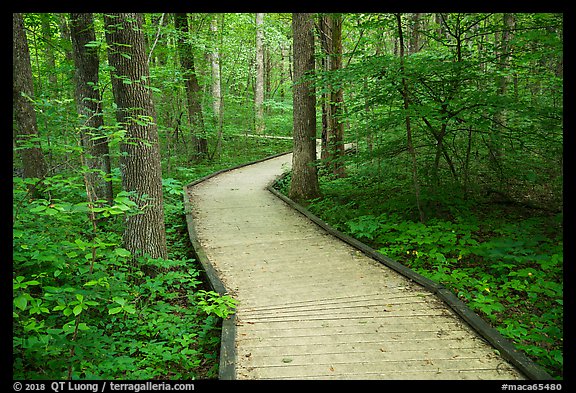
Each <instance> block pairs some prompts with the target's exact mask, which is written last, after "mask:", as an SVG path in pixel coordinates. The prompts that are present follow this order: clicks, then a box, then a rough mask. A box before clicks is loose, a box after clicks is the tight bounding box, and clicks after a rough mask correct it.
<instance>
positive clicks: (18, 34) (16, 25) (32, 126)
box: [12, 13, 47, 194]
mask: <svg viewBox="0 0 576 393" xmlns="http://www.w3.org/2000/svg"><path fill="white" fill-rule="evenodd" d="M12 25H13V26H12V27H13V29H12V34H13V35H12V38H13V42H12V59H13V62H12V67H13V68H12V93H13V95H12V97H13V103H12V105H13V112H14V120H15V125H16V127H15V130H14V131H15V135H14V139H15V141H16V146H20V145H22V144H25V145H26V148H24V149H22V150H20V155H21V158H22V166H23V171H24V177H25V178H40V179H42V178H43V177H44V176H46V173H47V166H46V162H45V160H44V154H43V153H42V149H41V148H40V145H39V143H38V142H37V141H35V140H33V139H34V138H36V137H37V136H38V125H37V122H36V111H35V109H34V105H33V103H32V100H33V99H34V82H33V80H32V67H31V65H30V52H29V49H28V40H27V39H26V32H25V31H24V19H23V17H22V14H19V13H14V14H12ZM29 191H30V192H31V193H32V194H34V193H35V192H36V191H37V190H36V189H35V188H34V187H30V188H29Z"/></svg>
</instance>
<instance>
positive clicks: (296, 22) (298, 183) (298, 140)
mask: <svg viewBox="0 0 576 393" xmlns="http://www.w3.org/2000/svg"><path fill="white" fill-rule="evenodd" d="M313 29H314V20H313V17H312V14H307V13H294V14H292V31H293V47H294V87H293V89H294V93H293V96H294V97H293V103H294V150H293V155H292V181H291V183H290V191H289V196H290V198H292V199H294V200H295V201H297V202H304V201H307V200H310V199H313V198H317V197H319V196H320V187H319V185H318V173H317V168H316V165H315V162H316V95H315V91H314V85H313V83H312V82H311V81H309V80H303V79H304V78H305V77H308V76H309V74H311V73H313V72H314V30H313Z"/></svg>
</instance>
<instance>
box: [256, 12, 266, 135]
mask: <svg viewBox="0 0 576 393" xmlns="http://www.w3.org/2000/svg"><path fill="white" fill-rule="evenodd" d="M263 22H264V14H263V13H257V14H256V86H255V89H254V90H255V91H254V109H255V127H254V129H255V131H256V133H258V134H260V133H262V132H264V128H265V124H264V28H263Z"/></svg>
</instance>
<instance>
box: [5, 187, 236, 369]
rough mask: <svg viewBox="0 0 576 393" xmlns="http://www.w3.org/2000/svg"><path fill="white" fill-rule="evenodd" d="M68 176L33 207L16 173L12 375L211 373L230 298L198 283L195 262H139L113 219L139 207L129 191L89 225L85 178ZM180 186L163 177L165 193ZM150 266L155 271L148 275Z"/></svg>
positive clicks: (96, 210)
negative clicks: (83, 191) (96, 222)
mask: <svg viewBox="0 0 576 393" xmlns="http://www.w3.org/2000/svg"><path fill="white" fill-rule="evenodd" d="M65 179H67V180H68V181H66V180H65ZM71 179H72V178H71V177H64V176H55V177H52V178H49V179H47V180H46V184H47V185H48V186H49V187H50V190H51V194H52V195H53V198H52V199H51V200H49V201H48V200H43V199H39V200H33V201H31V203H28V204H26V202H25V200H24V198H25V193H26V188H25V181H23V180H22V179H17V178H15V179H14V200H15V201H21V204H20V205H16V204H15V209H14V217H15V219H14V231H13V250H14V251H13V259H14V268H13V271H14V276H13V317H14V319H13V327H12V328H13V351H14V368H13V370H14V378H16V379H36V378H42V379H63V378H67V377H68V375H71V376H72V378H89V379H100V378H102V379H113V378H122V379H148V378H175V379H189V378H198V377H202V378H206V377H208V378H213V377H215V375H216V374H215V373H216V371H217V365H216V364H215V363H214V359H216V358H217V355H218V349H219V348H218V344H219V321H220V318H222V317H225V316H227V315H228V314H229V313H230V312H231V310H233V308H234V301H233V299H231V298H228V297H221V296H218V295H217V294H214V293H211V292H206V291H204V290H203V289H201V288H202V282H201V280H200V279H199V275H200V272H199V270H198V269H197V268H196V267H194V266H195V265H194V263H193V261H192V260H190V259H186V258H182V259H170V260H161V259H160V260H159V259H155V260H149V259H144V258H141V260H139V261H138V263H137V264H133V263H132V262H131V254H130V252H129V251H127V250H125V249H124V248H122V247H121V237H120V234H119V231H118V229H119V228H120V227H119V225H120V222H119V221H118V220H117V217H118V216H119V215H122V214H125V213H127V212H131V211H133V209H134V206H133V205H132V202H131V200H130V199H129V198H128V197H127V194H126V193H119V194H118V195H117V196H116V198H115V204H114V205H112V206H105V205H103V206H102V207H99V208H97V209H93V211H94V212H95V213H97V215H98V217H100V218H101V219H106V221H101V222H100V223H99V225H100V226H102V228H101V230H99V231H98V233H96V234H94V233H91V231H88V228H90V225H89V221H88V218H87V212H88V207H87V205H86V203H84V202H80V201H79V199H80V197H81V192H80V190H81V186H82V184H81V183H78V179H76V182H74V181H70V180H71ZM181 189H182V188H181V184H179V182H178V181H176V180H174V179H166V181H165V191H166V192H167V195H175V194H176V195H177V196H178V197H181V191H180V190H181ZM177 190H178V191H177ZM179 214H180V215H181V214H182V211H180V213H179ZM32 223H34V225H32ZM53 228H58V230H53ZM180 235H182V234H180ZM177 248H178V247H177V246H174V247H172V250H173V251H175V252H176V253H177V254H179V255H180V256H181V254H182V253H183V252H182V251H176V249H177ZM146 265H152V266H154V267H155V268H156V269H157V271H159V273H158V274H156V275H155V276H154V277H150V276H147V275H145V273H144V272H143V271H142V269H141V268H142V267H145V266H146Z"/></svg>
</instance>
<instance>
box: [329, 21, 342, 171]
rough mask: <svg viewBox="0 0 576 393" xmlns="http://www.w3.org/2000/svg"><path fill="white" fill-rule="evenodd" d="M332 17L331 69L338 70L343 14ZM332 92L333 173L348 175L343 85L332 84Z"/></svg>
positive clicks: (330, 144) (330, 142)
mask: <svg viewBox="0 0 576 393" xmlns="http://www.w3.org/2000/svg"><path fill="white" fill-rule="evenodd" d="M330 18H331V19H332V23H331V24H332V59H331V60H330V71H331V72H337V71H338V70H339V69H341V68H342V16H341V15H334V16H331V17H330ZM330 90H331V92H330V97H331V98H330V107H331V108H330V116H331V117H332V120H331V121H330V124H331V125H332V130H331V132H330V133H329V134H328V135H329V142H328V147H329V148H330V149H331V150H332V154H331V156H332V173H333V174H334V175H335V176H337V177H344V176H345V175H346V172H345V165H344V122H343V121H342V110H343V105H344V93H343V90H342V88H341V87H334V86H331V89H330Z"/></svg>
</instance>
